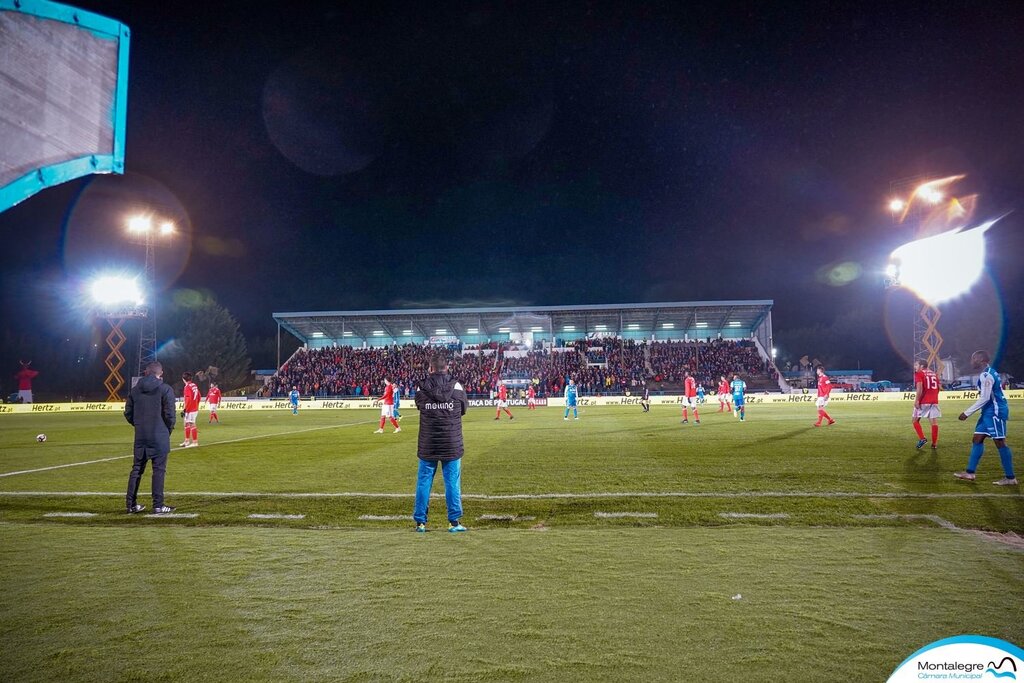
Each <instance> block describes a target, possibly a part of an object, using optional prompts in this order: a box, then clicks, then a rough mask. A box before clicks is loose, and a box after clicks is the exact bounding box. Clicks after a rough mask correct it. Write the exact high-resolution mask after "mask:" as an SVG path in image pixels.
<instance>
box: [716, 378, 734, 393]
mask: <svg viewBox="0 0 1024 683" xmlns="http://www.w3.org/2000/svg"><path fill="white" fill-rule="evenodd" d="M718 393H720V394H728V393H731V392H730V391H729V383H728V382H726V381H725V380H724V379H723V380H722V381H721V382H719V383H718Z"/></svg>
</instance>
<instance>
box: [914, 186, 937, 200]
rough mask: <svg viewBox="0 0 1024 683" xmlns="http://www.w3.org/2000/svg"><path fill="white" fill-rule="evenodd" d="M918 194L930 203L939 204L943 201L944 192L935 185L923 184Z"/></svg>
mask: <svg viewBox="0 0 1024 683" xmlns="http://www.w3.org/2000/svg"><path fill="white" fill-rule="evenodd" d="M917 194H918V196H919V197H921V199H923V200H925V201H926V202H928V203H929V204H938V203H939V202H941V201H942V193H941V192H939V191H938V190H936V189H935V188H934V187H929V186H927V185H922V186H921V187H920V188H919V189H918V191H917Z"/></svg>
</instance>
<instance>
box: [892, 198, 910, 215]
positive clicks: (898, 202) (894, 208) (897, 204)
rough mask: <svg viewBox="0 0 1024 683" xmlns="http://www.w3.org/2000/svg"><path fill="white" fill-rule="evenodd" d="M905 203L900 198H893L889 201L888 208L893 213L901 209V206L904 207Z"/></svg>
mask: <svg viewBox="0 0 1024 683" xmlns="http://www.w3.org/2000/svg"><path fill="white" fill-rule="evenodd" d="M906 205H907V204H906V202H904V201H903V200H902V199H893V200H892V201H890V202H889V210H890V211H892V212H893V213H896V212H898V211H902V210H903V207H905V206H906Z"/></svg>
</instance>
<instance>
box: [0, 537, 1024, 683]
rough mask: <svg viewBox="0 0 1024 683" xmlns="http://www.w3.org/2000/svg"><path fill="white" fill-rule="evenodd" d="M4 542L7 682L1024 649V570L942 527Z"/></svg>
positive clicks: (533, 671)
mask: <svg viewBox="0 0 1024 683" xmlns="http://www.w3.org/2000/svg"><path fill="white" fill-rule="evenodd" d="M0 538H2V539H3V543H4V549H5V552H6V553H9V554H8V556H7V558H6V559H5V561H4V562H3V564H2V565H0V581H2V583H3V585H4V586H5V590H4V591H2V592H0V613H2V614H3V615H4V616H3V621H2V625H0V633H2V637H3V642H4V655H3V657H2V659H0V677H2V678H3V680H8V681H15V680H17V681H48V680H53V679H58V680H76V681H77V680H97V681H123V680H147V681H153V680H157V681H161V680H167V681H184V680H200V679H201V680H212V681H238V680H267V681H292V680H294V681H307V680H522V681H536V680H551V681H556V680H557V681H563V680H587V681H600V680H608V681H618V680H643V681H649V680H679V679H680V678H687V679H693V680H732V679H736V678H738V679H741V680H747V679H750V680H780V681H782V680H785V681H817V680H821V676H822V674H823V673H825V672H827V673H828V674H829V677H830V678H831V677H835V678H839V679H842V680H863V681H880V680H884V679H885V677H886V676H888V674H889V673H890V672H891V670H892V669H893V668H894V667H895V666H896V664H898V663H899V662H900V661H901V660H902V659H903V658H904V657H906V656H907V655H909V654H910V653H911V652H912V651H913V650H915V649H916V648H918V647H919V646H920V645H922V644H924V643H926V642H930V641H932V640H936V639H938V638H941V637H944V636H948V635H950V634H953V633H962V632H979V633H986V634H989V635H993V636H998V637H1002V638H1004V639H1007V640H1010V641H1016V642H1020V641H1021V640H1022V639H1024V624H1022V621H1021V619H1020V605H1021V603H1022V600H1024V589H1022V588H1021V583H1020V577H1021V575H1022V573H1024V554H1021V553H1018V552H1013V551H1011V550H1008V549H1002V548H999V547H995V546H993V545H991V544H990V543H988V542H986V541H983V540H981V539H978V538H973V537H969V536H966V535H959V534H950V533H948V532H944V531H940V530H914V529H882V530H879V529H875V530H869V529H855V530H825V529H792V528H774V529H772V528H733V529H724V530H723V529H676V528H672V529H618V530H607V529H605V530H593V529H574V530H552V531H549V532H546V533H539V532H529V531H512V530H504V531H492V532H490V533H480V534H475V535H474V534H466V535H463V536H451V535H449V534H447V533H444V532H441V533H434V534H427V535H426V536H420V535H417V534H413V533H406V532H380V531H376V532H375V531H365V530H360V531H348V532H335V531H312V530H304V531H291V530H282V529H254V528H231V529H183V528H144V529H129V528H118V529H106V528H103V529H99V528H71V527H67V526H62V525H50V526H28V525H4V526H0ZM83 566H85V567H88V571H83ZM29 577H31V578H29ZM58 587H59V590H58ZM736 594H740V595H742V599H739V600H733V599H732V596H733V595H736ZM908 615H913V618H908Z"/></svg>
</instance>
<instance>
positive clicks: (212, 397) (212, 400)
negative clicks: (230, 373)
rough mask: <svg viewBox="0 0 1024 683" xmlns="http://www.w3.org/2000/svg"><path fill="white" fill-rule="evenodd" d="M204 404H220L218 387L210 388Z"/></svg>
mask: <svg viewBox="0 0 1024 683" xmlns="http://www.w3.org/2000/svg"><path fill="white" fill-rule="evenodd" d="M206 402H207V403H208V404H210V405H214V406H215V405H217V404H219V403H220V389H219V388H218V387H210V390H209V391H208V392H206Z"/></svg>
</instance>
